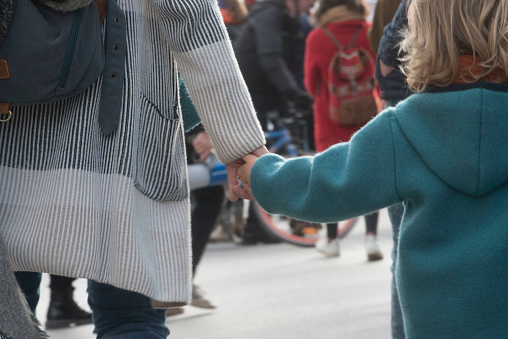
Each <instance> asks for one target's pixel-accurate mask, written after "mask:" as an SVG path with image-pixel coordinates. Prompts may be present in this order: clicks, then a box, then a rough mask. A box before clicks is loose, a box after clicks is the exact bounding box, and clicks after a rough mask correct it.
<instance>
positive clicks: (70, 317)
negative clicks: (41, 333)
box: [46, 289, 92, 329]
mask: <svg viewBox="0 0 508 339" xmlns="http://www.w3.org/2000/svg"><path fill="white" fill-rule="evenodd" d="M72 292H73V289H71V290H69V291H51V301H50V303H49V308H48V316H47V321H46V328H48V329H50V328H52V329H54V328H65V327H71V325H74V326H78V325H85V324H91V323H92V314H91V313H89V312H86V311H85V310H83V309H82V308H81V307H79V306H78V304H76V302H75V301H74V299H73V298H72Z"/></svg>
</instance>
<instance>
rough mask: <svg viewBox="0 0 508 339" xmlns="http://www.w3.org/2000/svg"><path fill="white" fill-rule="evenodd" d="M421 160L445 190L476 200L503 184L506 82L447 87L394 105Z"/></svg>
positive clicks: (506, 175) (507, 174) (506, 170)
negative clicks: (471, 196) (475, 198)
mask: <svg viewBox="0 0 508 339" xmlns="http://www.w3.org/2000/svg"><path fill="white" fill-rule="evenodd" d="M395 114H396V119H397V121H398V124H399V126H400V128H401V130H402V132H403V133H404V134H405V136H406V138H407V139H408V141H409V143H410V144H411V145H412V146H413V148H414V149H415V150H416V152H417V153H418V154H419V156H420V157H421V159H422V160H423V161H424V162H425V163H426V164H427V165H428V166H429V167H430V168H431V170H432V171H433V172H434V173H435V174H436V175H437V176H438V177H439V178H440V179H441V180H443V181H444V182H446V183H447V184H448V185H450V186H451V187H453V188H455V189H457V190H459V191H461V192H464V193H466V194H469V195H474V196H480V195H483V194H485V193H488V192H490V191H492V190H494V189H496V188H497V187H499V186H500V185H503V184H504V183H506V182H507V181H508V84H491V83H476V84H471V85H452V86H449V87H447V88H445V89H434V90H431V91H429V92H427V93H422V94H418V95H413V96H411V97H409V98H408V99H407V100H405V101H403V102H401V103H400V104H399V105H398V106H397V107H396V113H395Z"/></svg>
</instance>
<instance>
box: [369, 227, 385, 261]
mask: <svg viewBox="0 0 508 339" xmlns="http://www.w3.org/2000/svg"><path fill="white" fill-rule="evenodd" d="M365 247H366V248H367V260H368V261H376V260H381V259H383V253H382V252H381V249H380V248H379V244H378V243H377V237H376V235H375V234H373V233H367V236H366V237H365Z"/></svg>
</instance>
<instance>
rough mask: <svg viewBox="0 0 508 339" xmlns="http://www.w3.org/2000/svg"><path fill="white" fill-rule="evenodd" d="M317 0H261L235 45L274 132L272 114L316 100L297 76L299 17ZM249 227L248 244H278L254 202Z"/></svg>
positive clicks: (258, 107)
mask: <svg viewBox="0 0 508 339" xmlns="http://www.w3.org/2000/svg"><path fill="white" fill-rule="evenodd" d="M313 4H314V0H258V1H257V2H256V4H255V5H254V6H252V7H251V8H250V11H249V16H248V17H247V21H246V22H245V23H244V25H243V27H242V30H241V32H240V33H239V35H238V36H237V38H236V40H235V41H234V43H233V48H234V50H235V55H236V58H237V60H238V64H239V66H240V70H241V71H242V74H243V77H244V79H245V82H246V83H247V87H248V89H249V92H250V95H251V97H252V101H253V103H254V108H255V109H256V112H257V115H258V119H259V121H260V122H261V126H262V127H263V129H264V130H265V131H266V130H268V117H267V115H268V113H269V112H271V111H275V112H278V113H279V115H289V111H288V107H289V105H291V106H293V107H295V108H296V109H298V110H304V111H308V110H309V109H310V107H311V105H312V98H311V97H310V96H309V95H308V94H307V92H306V91H305V90H304V89H303V88H301V87H300V86H299V85H298V82H297V80H295V76H294V72H293V71H294V70H295V68H294V65H295V62H297V60H296V58H297V57H298V55H299V54H298V47H299V46H301V27H300V21H299V20H300V19H299V16H300V15H302V14H304V13H307V12H308V10H309V9H310V7H311V6H312V5H313ZM250 206H251V207H250V208H249V216H248V218H247V221H246V225H245V227H244V230H243V235H242V238H243V240H242V243H243V244H255V243H258V242H264V243H275V242H280V240H278V239H275V238H273V237H272V236H270V235H269V234H268V233H267V232H265V231H264V230H263V229H262V228H261V226H260V225H259V224H258V222H257V220H256V218H255V217H254V215H255V212H254V209H253V205H252V204H251V205H250Z"/></svg>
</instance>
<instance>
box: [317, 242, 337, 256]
mask: <svg viewBox="0 0 508 339" xmlns="http://www.w3.org/2000/svg"><path fill="white" fill-rule="evenodd" d="M316 250H317V251H318V252H320V253H323V254H324V255H326V256H327V257H338V256H340V248H339V238H335V239H328V238H322V239H319V240H318V241H317V242H316Z"/></svg>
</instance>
